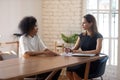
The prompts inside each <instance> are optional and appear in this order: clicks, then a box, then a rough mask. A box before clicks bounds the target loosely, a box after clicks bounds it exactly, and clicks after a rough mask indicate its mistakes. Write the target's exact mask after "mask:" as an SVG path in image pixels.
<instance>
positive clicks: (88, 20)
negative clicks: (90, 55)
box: [83, 14, 98, 36]
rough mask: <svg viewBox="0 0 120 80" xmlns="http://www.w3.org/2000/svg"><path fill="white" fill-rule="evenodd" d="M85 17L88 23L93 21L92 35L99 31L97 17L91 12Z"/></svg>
mask: <svg viewBox="0 0 120 80" xmlns="http://www.w3.org/2000/svg"><path fill="white" fill-rule="evenodd" d="M83 18H85V19H86V21H87V22H88V23H93V24H92V26H91V31H92V34H91V36H93V35H94V34H95V33H98V29H97V23H96V19H95V17H94V16H93V15H91V14H86V15H85V16H84V17H83Z"/></svg>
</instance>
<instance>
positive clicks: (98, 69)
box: [88, 55, 108, 80]
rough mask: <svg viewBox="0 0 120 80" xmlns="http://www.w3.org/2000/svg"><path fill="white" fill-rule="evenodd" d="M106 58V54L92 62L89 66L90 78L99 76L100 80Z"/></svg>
mask: <svg viewBox="0 0 120 80" xmlns="http://www.w3.org/2000/svg"><path fill="white" fill-rule="evenodd" d="M107 60H108V56H107V55H106V56H105V57H103V58H101V59H99V60H97V61H94V62H92V63H91V66H90V71H89V76H88V78H89V79H91V80H92V79H93V78H97V77H100V78H101V80H103V77H102V75H103V74H104V72H105V67H106V62H107Z"/></svg>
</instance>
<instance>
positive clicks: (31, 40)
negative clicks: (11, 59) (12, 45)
mask: <svg viewBox="0 0 120 80" xmlns="http://www.w3.org/2000/svg"><path fill="white" fill-rule="evenodd" d="M46 48H47V47H46V46H45V44H44V43H43V41H42V40H41V39H40V38H39V37H38V35H35V36H34V37H31V36H25V35H23V36H21V37H20V39H19V57H22V56H23V55H24V54H25V52H27V51H42V50H45V49H46Z"/></svg>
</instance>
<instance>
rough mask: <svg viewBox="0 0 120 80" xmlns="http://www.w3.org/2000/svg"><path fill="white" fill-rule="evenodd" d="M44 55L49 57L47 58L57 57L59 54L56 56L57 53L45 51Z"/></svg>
mask: <svg viewBox="0 0 120 80" xmlns="http://www.w3.org/2000/svg"><path fill="white" fill-rule="evenodd" d="M45 54H46V55H49V56H58V55H59V54H57V53H55V52H53V51H51V50H47V51H45Z"/></svg>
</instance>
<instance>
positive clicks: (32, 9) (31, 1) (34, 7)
mask: <svg viewBox="0 0 120 80" xmlns="http://www.w3.org/2000/svg"><path fill="white" fill-rule="evenodd" d="M29 15H30V16H35V17H36V18H37V20H38V25H39V28H41V27H40V25H41V0H0V35H1V37H0V42H5V41H13V40H15V39H17V38H15V37H14V36H13V33H17V32H19V30H18V23H19V22H20V20H21V19H22V18H23V17H24V16H29ZM39 33H40V30H39Z"/></svg>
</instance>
